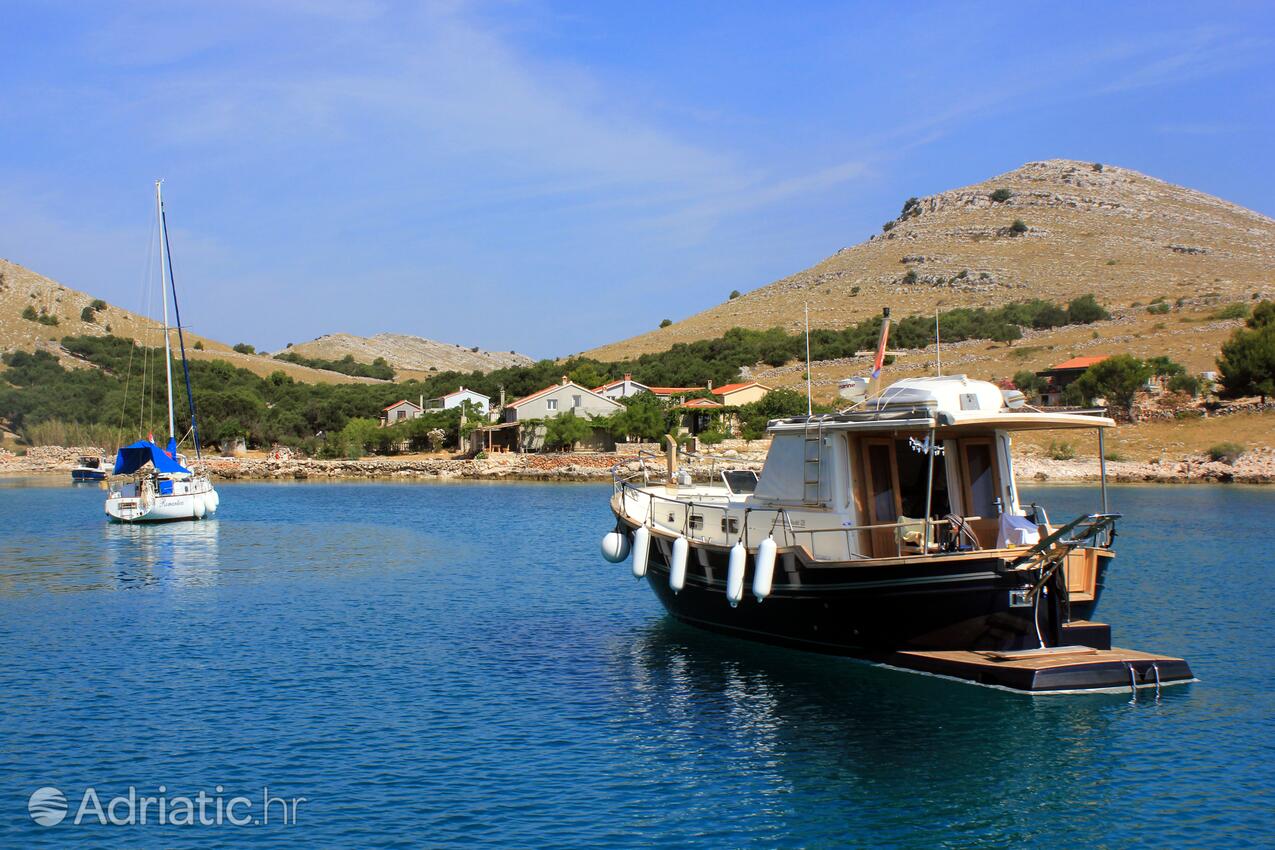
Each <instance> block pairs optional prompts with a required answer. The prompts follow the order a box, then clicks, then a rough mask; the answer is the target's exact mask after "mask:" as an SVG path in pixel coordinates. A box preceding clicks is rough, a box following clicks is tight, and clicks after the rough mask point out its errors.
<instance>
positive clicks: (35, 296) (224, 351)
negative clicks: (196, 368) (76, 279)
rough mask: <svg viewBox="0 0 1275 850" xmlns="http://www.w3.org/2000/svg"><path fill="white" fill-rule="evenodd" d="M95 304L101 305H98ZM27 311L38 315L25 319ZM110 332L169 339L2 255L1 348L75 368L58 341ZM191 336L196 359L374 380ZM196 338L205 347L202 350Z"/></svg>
mask: <svg viewBox="0 0 1275 850" xmlns="http://www.w3.org/2000/svg"><path fill="white" fill-rule="evenodd" d="M95 304H96V305H98V306H99V307H100V308H101V309H96V310H94V309H92V308H93V306H94V305H95ZM85 308H89V309H90V313H91V314H92V321H86V320H85V319H84V318H83V317H84V315H85V314H84V310H85ZM24 313H25V314H26V315H27V316H34V318H24V316H23V314H24ZM55 319H56V323H55V321H54V320H55ZM106 334H114V335H115V336H121V337H124V338H126V339H129V338H131V339H134V340H136V341H137V342H139V343H142V344H143V345H152V346H160V345H163V344H164V335H163V333H162V331H160V330H159V329H158V328H157V323H156V322H155V321H153V320H150V319H146V318H145V317H143V316H139V315H138V314H136V313H133V312H130V311H128V310H125V309H123V308H120V307H116V306H114V305H111V304H105V302H100V301H98V300H97V299H95V298H94V297H93V296H92V295H89V294H88V293H85V292H80V291H78V290H75V289H71V288H69V287H66V286H63V285H62V284H60V283H58V282H57V281H55V280H50V279H49V278H47V277H44V276H43V275H40V274H37V273H35V272H33V271H31V270H30V269H28V268H26V267H24V266H20V265H18V264H17V263H11V262H9V261H8V260H2V259H0V352H5V351H17V350H22V351H37V350H43V351H48V352H50V353H52V354H54V355H58V356H60V357H61V360H62V363H63V364H64V365H66V366H70V367H73V366H75V365H76V364H77V363H78V361H76V360H75V359H73V358H71V357H66V356H63V355H65V352H64V351H62V349H61V346H60V345H59V344H58V341H59V340H60V339H62V337H65V336H105V335H106ZM185 336H186V354H187V355H188V356H189V357H191V358H192V359H209V360H211V359H218V360H226V361H228V362H230V363H232V364H234V365H235V366H238V367H241V368H244V369H249V370H251V371H253V372H255V373H256V374H258V375H263V376H264V375H269V374H271V373H272V372H276V371H283V372H285V373H287V374H288V375H291V376H292V377H293V378H295V379H296V380H298V381H307V382H310V383H342V382H349V381H369V380H371V379H370V378H354V377H350V376H348V375H342V374H340V373H337V372H330V371H326V370H320V369H310V368H307V367H305V366H298V365H296V364H293V363H283V362H280V361H278V360H275V359H273V358H271V357H268V356H262V355H253V354H240V353H239V352H237V351H234V350H233V349H231V347H230V346H229V345H226V344H225V343H222V342H218V341H217V340H214V339H209V338H208V337H206V336H201V335H200V334H197V333H192V332H190V331H187V332H186V334H185ZM196 343H198V344H199V345H201V346H202V349H196V348H195V347H194V346H195V344H196Z"/></svg>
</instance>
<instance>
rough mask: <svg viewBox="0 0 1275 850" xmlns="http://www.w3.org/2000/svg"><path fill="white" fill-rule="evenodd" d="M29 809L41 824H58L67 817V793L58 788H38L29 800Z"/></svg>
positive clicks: (32, 816) (33, 817)
mask: <svg viewBox="0 0 1275 850" xmlns="http://www.w3.org/2000/svg"><path fill="white" fill-rule="evenodd" d="M27 811H28V812H30V813H31V820H33V821H35V822H36V823H38V824H39V825H40V826H57V825H58V824H60V823H61V822H62V819H63V818H65V817H66V795H65V794H63V793H62V792H61V791H60V790H58V789H57V788H37V789H36V790H35V791H34V793H32V794H31V799H29V800H27Z"/></svg>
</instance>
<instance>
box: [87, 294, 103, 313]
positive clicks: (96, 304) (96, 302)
mask: <svg viewBox="0 0 1275 850" xmlns="http://www.w3.org/2000/svg"><path fill="white" fill-rule="evenodd" d="M89 307H91V308H93V312H94V313H100V312H102V311H103V310H105V309H106V302H105V301H103V300H102V299H101V298H94V299H93V301H92V303H90V304H89Z"/></svg>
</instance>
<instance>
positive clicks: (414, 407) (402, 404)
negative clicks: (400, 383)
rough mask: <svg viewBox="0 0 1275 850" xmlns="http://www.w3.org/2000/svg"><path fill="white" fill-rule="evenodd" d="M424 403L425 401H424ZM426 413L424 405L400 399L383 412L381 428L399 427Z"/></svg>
mask: <svg viewBox="0 0 1275 850" xmlns="http://www.w3.org/2000/svg"><path fill="white" fill-rule="evenodd" d="M422 401H424V399H422ZM424 412H425V409H424V407H423V406H422V405H420V404H416V403H415V402H411V401H408V400H407V399H400V400H399V401H396V402H394V403H393V404H391V405H388V406H387V407H386V408H385V409H383V410H382V411H381V427H382V428H384V427H386V426H388V425H397V424H398V423H400V422H406V421H407V420H409V419H415V418H417V417H418V416H420V415H421V414H422V413H424Z"/></svg>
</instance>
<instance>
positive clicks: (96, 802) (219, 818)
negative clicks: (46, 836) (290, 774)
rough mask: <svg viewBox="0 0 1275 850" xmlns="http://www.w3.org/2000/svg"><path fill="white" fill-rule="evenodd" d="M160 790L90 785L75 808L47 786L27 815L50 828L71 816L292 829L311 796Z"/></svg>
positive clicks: (74, 819)
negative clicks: (120, 790)
mask: <svg viewBox="0 0 1275 850" xmlns="http://www.w3.org/2000/svg"><path fill="white" fill-rule="evenodd" d="M156 790H157V791H158V794H154V795H149V794H138V793H137V787H136V786H134V785H130V786H129V787H128V791H127V792H126V793H124V794H118V795H115V796H111V795H110V794H109V793H103V794H99V793H98V790H97V789H96V788H93V787H91V786H90V787H88V788H85V789H84V793H83V795H81V796H80V798H79V800H78V802H77V803H75V804H74V805H72V804H71V803H68V801H67V796H66V794H64V793H63V792H62V790H61V789H60V788H54V787H53V786H51V785H46V786H45V787H43V788H37V789H36V790H35V791H33V792H32V793H31V796H30V797H28V798H27V813H28V814H29V815H31V820H33V821H34V822H35V823H37V824H39V825H40V826H45V827H53V826H57V825H58V824H60V823H62V822H63V821H65V820H67V818H68V816H70V823H72V824H74V825H75V826H79V825H80V824H84V823H89V824H98V825H101V826H106V825H108V824H109V825H111V826H146V825H148V824H158V825H161V826H163V825H170V824H171V825H173V826H196V825H197V826H222V825H223V824H225V825H229V826H269V825H271V823H272V821H273V823H274V824H281V825H283V826H292V825H295V824H296V822H297V807H298V806H300V804H301V803H304V802H306V798H305V797H280V796H275V795H274V794H271V793H270V787H269V786H265V787H263V788H262V789H261V795H260V796H259V797H256V796H253V797H248V796H242V795H240V796H233V797H231V796H226V790H225V789H224V788H223V787H222V786H221V785H217V786H216V787H215V792H214V793H212V794H209V793H208V792H207V791H205V790H203V789H200V790H198V791H197V792H195V793H194V794H170V793H169V791H168V789H167V788H166V787H164V786H163V785H160V786H159V787H158V788H157V789H156ZM232 793H233V792H232ZM258 800H259V801H260V802H258Z"/></svg>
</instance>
